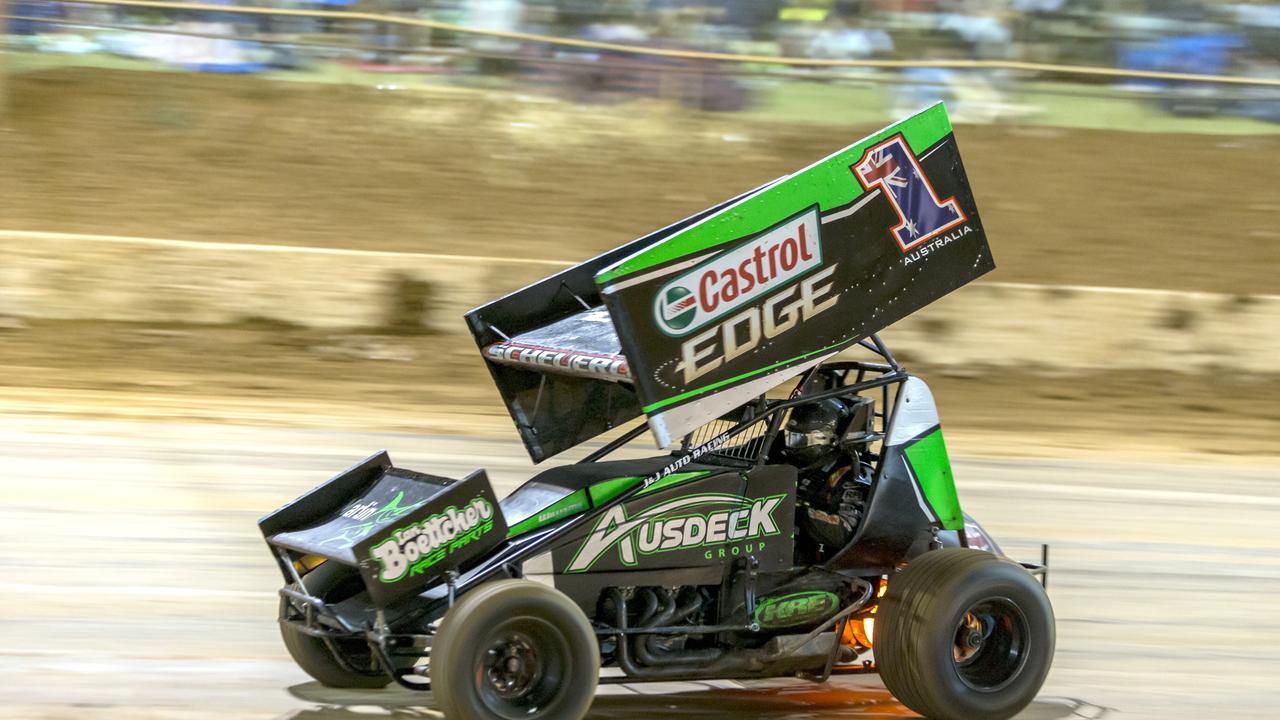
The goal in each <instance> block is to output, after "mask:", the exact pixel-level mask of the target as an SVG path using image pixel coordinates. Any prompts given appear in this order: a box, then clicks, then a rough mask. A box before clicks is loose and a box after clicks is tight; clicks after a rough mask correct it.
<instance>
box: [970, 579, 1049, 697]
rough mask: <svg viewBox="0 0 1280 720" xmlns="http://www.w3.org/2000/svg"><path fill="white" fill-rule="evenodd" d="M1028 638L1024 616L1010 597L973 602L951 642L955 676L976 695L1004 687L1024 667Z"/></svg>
mask: <svg viewBox="0 0 1280 720" xmlns="http://www.w3.org/2000/svg"><path fill="white" fill-rule="evenodd" d="M1030 636H1031V634H1030V631H1029V629H1028V625H1027V618H1026V615H1024V614H1023V612H1022V610H1021V609H1020V608H1019V607H1018V605H1017V604H1016V603H1014V602H1013V601H1012V600H1010V599H1009V598H1005V597H989V598H984V599H982V600H979V601H978V602H976V603H973V604H972V605H970V606H969V608H968V609H967V610H966V611H965V612H964V613H963V614H962V615H961V616H960V620H959V622H957V624H956V631H955V635H954V637H953V640H952V645H951V661H952V663H953V664H954V666H955V669H956V674H957V675H959V677H960V680H961V681H962V682H964V684H965V685H967V686H969V687H970V688H972V689H974V690H977V691H979V692H995V691H997V690H1000V689H1002V688H1004V687H1006V686H1007V685H1008V684H1009V683H1011V682H1013V681H1014V679H1015V678H1017V677H1018V675H1019V674H1021V672H1022V668H1023V666H1024V665H1026V662H1027V650H1028V646H1029V642H1030Z"/></svg>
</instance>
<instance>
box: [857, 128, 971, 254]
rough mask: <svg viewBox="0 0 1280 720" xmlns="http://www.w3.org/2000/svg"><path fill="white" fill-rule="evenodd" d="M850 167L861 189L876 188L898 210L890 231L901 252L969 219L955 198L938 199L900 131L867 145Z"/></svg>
mask: <svg viewBox="0 0 1280 720" xmlns="http://www.w3.org/2000/svg"><path fill="white" fill-rule="evenodd" d="M850 169H851V170H853V174H854V176H856V177H857V178H858V182H859V183H861V184H862V187H863V188H865V189H867V190H871V189H872V188H875V187H879V188H880V189H881V190H882V191H884V194H885V197H887V198H889V203H890V204H891V205H893V209H894V210H895V211H896V212H897V213H898V224H897V225H894V226H893V227H892V228H890V231H891V232H892V233H893V237H894V239H895V240H897V241H898V246H899V247H901V248H902V251H903V252H906V251H907V250H910V249H911V248H913V247H915V246H916V245H919V244H920V243H922V242H925V241H926V240H929V239H931V238H933V237H936V236H937V235H939V234H941V233H942V232H944V231H946V230H950V229H951V228H953V227H955V226H956V225H959V224H960V223H962V222H964V221H965V220H967V219H968V218H966V217H965V214H964V211H962V210H961V209H960V205H959V204H957V203H956V199H955V198H954V197H949V198H947V199H946V200H939V199H938V193H937V192H935V191H934V189H933V185H932V184H930V182H929V178H927V177H925V175H924V170H922V169H921V168H920V163H919V162H917V161H916V156H915V155H913V154H912V153H911V148H910V147H908V146H907V142H906V140H904V139H903V137H902V134H901V133H899V134H897V135H894V136H893V137H891V138H889V139H888V140H885V141H884V142H881V143H879V144H878V145H873V146H871V147H869V148H867V151H866V152H864V153H863V154H862V159H861V160H859V161H858V163H857V164H856V165H854V166H852V167H851V168H850Z"/></svg>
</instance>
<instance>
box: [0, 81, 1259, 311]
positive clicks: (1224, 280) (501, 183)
mask: <svg viewBox="0 0 1280 720" xmlns="http://www.w3.org/2000/svg"><path fill="white" fill-rule="evenodd" d="M11 93H12V98H11V104H12V106H13V108H14V110H13V112H12V113H11V115H10V117H9V118H8V121H7V127H6V128H4V129H2V130H0V168H3V172H2V173H0V218H2V219H3V220H2V222H3V224H4V225H5V226H6V228H8V229H21V230H46V231H64V232H88V233H100V234H116V235H137V236H148V237H157V236H158V237H173V238H180V239H208V240H220V241H240V242H270V243H291V244H302V245H327V246H338V247H356V248H377V249H391V250H409V251H422V252H462V253H468V254H491V255H508V254H511V253H517V254H519V255H521V256H527V257H539V258H555V259H578V258H585V257H588V256H590V255H592V254H594V253H596V252H598V251H602V250H605V249H609V248H612V247H615V246H617V245H618V244H620V243H622V242H625V241H626V240H629V239H631V238H633V237H636V236H638V235H640V234H643V233H645V232H648V231H650V230H653V229H656V228H658V227H661V226H662V225H665V224H666V223H668V222H671V221H673V220H676V219H679V218H681V217H684V216H686V215H688V214H690V213H692V212H695V211H697V210H700V209H702V208H704V207H707V206H708V205H711V204H713V203H714V202H717V201H719V200H722V199H724V198H726V197H729V196H731V195H732V194H734V193H736V192H740V191H743V190H746V189H749V188H751V187H754V186H756V185H758V184H759V183H761V182H765V181H768V180H770V179H773V178H774V177H777V176H779V175H782V174H785V173H787V172H792V171H794V170H796V169H798V168H800V167H803V166H805V165H807V164H809V163H810V162H813V161H814V160H817V159H818V158H820V157H822V156H824V155H826V154H828V153H830V152H832V151H833V150H835V149H837V148H840V147H843V146H844V145H846V144H848V143H849V142H851V141H853V140H855V139H857V138H858V137H861V136H862V135H864V134H865V133H867V132H869V131H871V130H874V129H875V128H869V127H847V126H844V125H841V124H840V123H839V119H838V118H835V117H833V118H831V124H830V125H829V126H814V125H806V126H803V127H799V126H787V125H780V124H762V123H758V122H748V121H746V120H743V119H742V118H740V117H737V116H733V115H703V114H691V113H689V112H686V111H682V110H677V109H675V108H672V107H668V106H666V105H661V104H647V103H639V104H629V105H625V106H620V107H591V106H567V105H562V104H559V103H555V102H550V101H547V100H544V99H537V98H531V97H523V96H518V95H514V94H511V93H507V92H498V91H485V92H481V91H476V90H463V89H458V90H453V91H450V90H448V89H440V90H432V91H416V90H415V91H412V92H410V91H402V90H378V89H374V88H361V87H348V86H335V85H314V84H304V83H288V82H274V81H268V80H263V79H259V78H247V77H234V78H231V77H216V76H202V75H191V74H169V73H140V72H126V71H109V70H90V69H83V70H79V69H65V70H56V71H44V72H38V73H32V74H29V75H24V76H18V77H15V78H13V80H12V89H11ZM957 135H958V137H959V140H960V146H961V148H962V151H963V154H964V158H965V162H966V164H967V166H968V169H969V172H970V179H971V182H972V185H973V187H974V191H975V194H976V196H977V199H978V202H979V206H980V207H981V208H982V212H983V220H984V222H985V223H986V226H987V229H988V232H989V235H990V237H991V242H992V245H993V249H994V253H995V257H996V259H997V263H998V265H999V266H1000V267H999V270H998V271H997V273H996V274H995V275H993V276H992V277H993V279H999V280H1005V281H1025V282H1047V283H1069V284H1089V285H1117V286H1135V287H1158V288H1171V289H1194V290H1208V291H1218V292H1229V293H1273V292H1276V291H1277V284H1276V282H1275V278H1274V274H1273V271H1274V269H1275V268H1276V267H1277V266H1278V265H1280V229H1277V217H1278V216H1280V212H1278V211H1280V202H1278V201H1277V200H1276V197H1275V188H1276V187H1280V136H1248V137H1245V136H1241V137H1212V136H1202V135H1201V136H1174V135H1148V134H1130V133H1117V132H1101V131H1081V130H1057V129H1048V128H1026V129H1014V128H1005V127H989V126H966V127H961V128H959V129H958V130H957Z"/></svg>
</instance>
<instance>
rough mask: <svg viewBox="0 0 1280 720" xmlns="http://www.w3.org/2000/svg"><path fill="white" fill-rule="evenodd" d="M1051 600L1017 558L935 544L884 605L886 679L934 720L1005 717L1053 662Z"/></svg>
mask: <svg viewBox="0 0 1280 720" xmlns="http://www.w3.org/2000/svg"><path fill="white" fill-rule="evenodd" d="M1054 642H1055V629H1054V618H1053V608H1052V607H1051V606H1050V605H1049V598H1048V596H1046V595H1045V592H1044V588H1042V587H1041V586H1040V584H1039V583H1038V582H1036V580H1035V578H1033V577H1032V576H1031V574H1030V573H1028V572H1027V571H1026V570H1024V569H1023V568H1022V567H1021V566H1019V565H1017V564H1016V563H1013V562H1010V561H1008V560H1004V559H1001V558H998V557H996V556H994V555H992V554H990V553H987V552H982V551H980V550H970V549H966V548H946V549H943V550H935V551H931V552H927V553H925V554H923V555H921V556H919V557H917V558H916V559H914V560H912V561H911V562H910V563H908V564H907V567H906V569H904V570H903V571H902V572H899V573H898V574H897V575H894V576H893V577H892V578H890V580H889V589H888V592H887V593H885V596H884V597H883V598H882V599H881V601H880V608H879V610H877V612H876V634H875V646H874V651H875V656H876V665H877V666H878V667H879V669H880V677H881V679H882V680H884V684H885V687H887V688H888V689H889V692H891V693H893V695H894V697H896V698H897V699H898V700H899V701H900V702H902V704H903V705H906V706H907V707H909V708H911V709H912V710H914V711H915V712H918V713H920V714H921V715H923V716H925V717H926V718H929V719H930V720H1005V719H1006V718H1010V717H1013V716H1014V715H1016V714H1017V713H1018V712H1020V711H1021V710H1022V709H1023V708H1025V707H1026V706H1027V705H1028V704H1030V703H1031V701H1032V700H1033V699H1034V698H1035V696H1036V693H1037V692H1039V691H1040V687H1041V685H1043V684H1044V680H1045V677H1046V676H1047V675H1048V674H1049V666H1050V664H1051V663H1052V662H1053V651H1054Z"/></svg>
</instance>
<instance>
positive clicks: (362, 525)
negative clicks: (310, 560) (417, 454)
mask: <svg viewBox="0 0 1280 720" xmlns="http://www.w3.org/2000/svg"><path fill="white" fill-rule="evenodd" d="M401 500H404V493H403V492H401V493H398V494H397V495H396V497H395V499H394V500H392V501H391V502H389V503H387V504H386V506H384V507H381V508H379V507H378V503H377V502H374V501H370V502H367V503H355V504H353V505H352V506H351V507H348V508H347V509H346V510H343V511H342V515H341V516H340V517H344V518H349V519H352V520H358V521H360V522H357V523H355V524H354V525H348V526H347V527H345V528H343V529H342V531H341V532H339V533H338V534H337V535H334V536H333V537H331V538H326V539H324V540H321V541H320V544H321V545H328V544H330V543H339V544H342V545H354V544H356V543H357V542H359V541H360V540H363V539H364V538H365V537H367V536H368V535H369V533H371V532H373V529H374V528H376V527H378V526H380V525H385V524H386V523H389V522H395V521H396V520H398V519H400V518H402V517H404V516H405V515H408V514H409V513H411V512H413V511H414V510H417V509H418V508H419V507H422V504H423V503H425V502H426V501H425V500H423V501H420V502H416V503H414V504H412V505H401V504H400V501H401Z"/></svg>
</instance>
